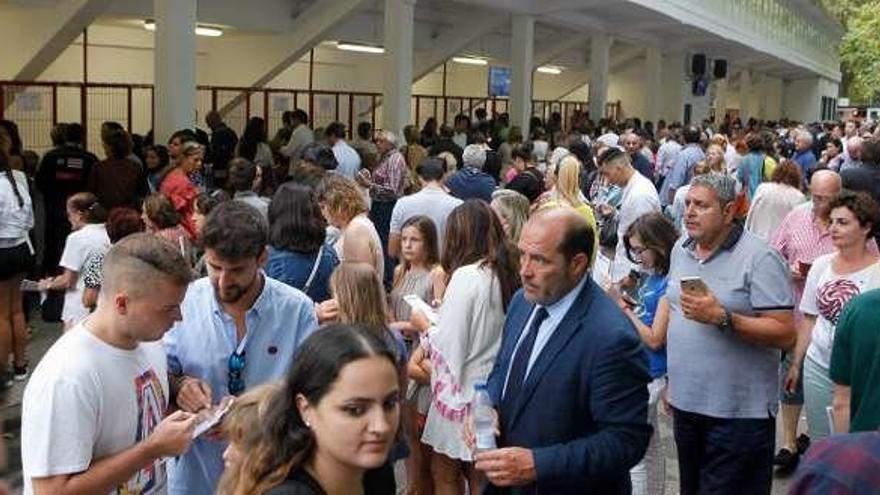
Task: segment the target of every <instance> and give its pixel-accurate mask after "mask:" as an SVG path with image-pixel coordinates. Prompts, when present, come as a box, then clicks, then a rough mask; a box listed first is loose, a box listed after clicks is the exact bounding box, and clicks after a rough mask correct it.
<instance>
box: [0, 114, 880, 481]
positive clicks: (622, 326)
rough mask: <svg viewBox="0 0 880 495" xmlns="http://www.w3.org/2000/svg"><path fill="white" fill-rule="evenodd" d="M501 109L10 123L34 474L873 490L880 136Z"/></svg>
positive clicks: (25, 410) (6, 190)
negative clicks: (48, 343) (45, 141)
mask: <svg viewBox="0 0 880 495" xmlns="http://www.w3.org/2000/svg"><path fill="white" fill-rule="evenodd" d="M474 116H475V120H474V121H473V122H472V121H471V119H470V117H468V116H467V115H458V116H456V117H455V119H454V125H453V126H448V125H440V126H438V124H437V122H436V120H435V119H433V118H431V119H428V121H427V122H426V123H425V125H424V127H423V128H422V129H418V128H417V127H416V126H412V125H410V126H407V127H406V128H405V129H403V136H402V139H401V137H398V136H397V135H396V134H395V133H394V132H391V131H389V130H378V131H377V130H374V129H372V127H371V126H370V124H369V123H361V124H359V125H358V126H357V129H355V130H354V132H353V133H351V134H352V135H353V137H352V139H349V138H348V136H349V132H348V129H346V126H345V125H344V124H342V123H340V122H335V123H332V124H331V125H329V126H327V127H326V128H324V129H313V128H312V127H311V126H310V123H309V117H308V115H307V114H306V112H304V111H302V110H294V111H290V112H286V113H285V114H284V118H283V121H284V122H283V126H282V127H280V128H279V129H278V131H277V132H276V133H275V135H274V136H273V137H272V138H271V139H270V138H269V136H268V132H267V131H268V129H267V126H266V122H265V121H263V119H261V118H258V117H253V118H251V119H249V120H248V122H247V124H246V126H245V128H244V131H243V132H242V135H241V137H239V136H238V135H237V133H236V132H235V131H234V130H233V129H231V128H230V127H229V126H227V125H226V124H225V123H224V122H223V119H222V117H221V115H220V114H219V113H217V112H211V113H209V114H208V115H207V116H206V119H205V123H206V125H207V127H208V128H209V129H210V133H207V132H205V131H202V130H200V129H181V130H179V131H177V132H175V133H174V134H173V135H172V136H171V137H170V139H169V140H168V142H167V145H162V144H158V143H153V142H152V141H153V138H152V136H150V135H148V136H146V137H143V138H142V137H139V136H133V135H131V134H130V133H128V132H127V131H126V130H125V129H123V128H122V126H121V125H119V124H117V123H115V122H107V123H105V124H104V125H103V126H102V129H101V139H102V142H103V154H104V156H105V158H104V159H99V158H98V157H97V156H96V155H94V154H92V153H90V152H89V151H87V150H86V149H85V147H84V145H83V130H82V127H81V126H80V125H79V124H76V123H72V124H61V125H59V126H57V127H56V128H55V129H53V131H52V139H53V143H54V148H53V149H52V150H50V151H48V152H47V153H45V154H44V156H43V157H38V156H36V154H34V153H32V152H28V151H26V148H25V146H26V144H25V143H22V142H21V139H20V137H19V134H18V131H17V127H16V125H15V124H14V123H13V122H10V121H0V358H2V359H3V361H2V366H0V372H2V374H3V376H2V377H0V385H2V386H3V387H8V386H9V384H10V383H11V382H12V381H13V380H20V381H21V380H28V383H27V387H26V390H25V394H24V399H23V406H22V438H21V445H22V464H23V472H24V484H25V487H24V490H25V493H26V494H31V493H33V494H55V493H171V494H181V495H182V494H187V495H189V494H196V495H198V494H213V493H220V494H230V495H232V494H235V495H238V494H261V493H270V494H294V493H296V494H324V493H327V494H349V493H367V494H394V493H408V494H413V495H422V494H437V495H446V494H450V495H453V494H462V495H463V494H464V493H471V494H474V493H488V494H495V493H499V494H500V493H511V494H537V493H553V494H584V493H602V494H605V493H621V494H624V493H635V494H640V495H641V494H650V495H654V494H662V493H664V491H665V490H666V485H667V481H666V467H665V459H666V457H667V454H666V453H665V452H664V447H663V444H662V442H661V441H660V438H659V424H660V420H659V417H660V414H661V413H665V414H668V415H671V417H672V423H673V434H674V440H675V444H676V450H677V456H678V470H679V489H680V493H682V494H705V493H712V494H725V493H730V494H740V493H749V494H752V493H754V494H768V493H770V491H771V487H772V483H773V478H774V469H776V470H778V471H779V472H780V473H783V474H791V473H794V478H793V480H792V482H791V485H790V490H791V493H794V494H807V493H836V494H837V493H853V494H855V493H868V491H865V487H873V488H875V489H876V487H877V486H878V480H877V478H876V476H877V474H876V473H877V472H880V471H878V469H877V468H878V467H880V462H878V459H880V439H878V435H880V433H877V430H878V428H880V368H878V366H877V363H878V362H880V332H878V330H877V329H878V328H880V325H878V315H880V313H877V312H876V309H872V307H873V304H874V303H875V302H876V301H877V300H878V298H880V291H877V290H875V289H880V251H878V247H877V243H876V241H875V238H876V236H877V235H878V233H880V206H878V201H880V126H876V127H875V126H874V124H872V123H869V122H862V123H860V122H855V121H847V122H846V123H836V122H830V123H826V124H819V123H814V124H801V123H795V122H788V121H780V122H762V121H756V120H749V121H748V122H746V123H743V122H741V121H740V120H739V119H731V118H725V119H724V120H723V121H720V122H715V121H714V120H706V121H704V122H702V124H701V125H693V124H690V125H681V124H679V123H669V124H667V123H666V122H664V121H659V122H657V123H656V124H655V123H652V122H644V123H643V122H641V121H640V120H639V119H627V120H625V121H621V122H615V121H611V120H609V119H602V120H599V121H593V120H591V119H590V118H589V116H588V115H586V114H583V113H576V114H575V115H573V116H572V117H571V119H570V120H569V121H568V122H563V120H562V118H561V116H560V115H559V114H553V115H552V116H551V117H550V118H549V119H547V121H546V122H545V121H542V119H540V118H537V117H536V118H533V119H532V121H531V122H530V132H528V133H524V132H523V129H521V128H519V127H517V126H514V125H510V123H509V120H508V117H507V115H506V114H502V115H494V116H492V118H491V119H490V118H489V117H488V116H487V114H486V111H485V110H484V109H478V110H477V111H476V112H475V115H474ZM874 308H876V307H874ZM29 318H42V319H43V320H46V321H50V322H61V323H63V328H64V332H63V334H62V335H61V336H60V338H58V340H57V341H56V342H55V343H54V344H53V345H52V347H51V349H49V351H48V352H47V353H46V354H45V355H44V356H43V358H42V359H41V360H40V361H39V363H38V364H36V366H32V364H31V363H30V362H29V359H28V355H27V342H28V333H29V329H28V319H29ZM480 394H483V395H480ZM478 396H480V397H483V396H485V397H487V399H481V400H484V401H486V400H488V401H489V402H491V416H489V418H488V420H487V417H486V414H485V412H486V411H485V410H483V409H480V407H481V406H480V404H478V403H477V402H478V401H477V397H478ZM780 405H781V407H780ZM478 409H480V410H479V411H478ZM802 409H803V410H804V411H805V413H806V418H807V430H806V431H803V432H801V431H800V430H799V429H798V428H799V426H798V424H799V418H800V416H801V412H802ZM780 410H781V425H782V430H783V431H782V435H781V437H782V442H781V443H780V444H779V445H777V442H776V427H777V420H776V416H777V413H778V412H779V411H780ZM478 413H479V414H478ZM477 416H479V417H477ZM487 439H488V440H487ZM811 444H812V445H811ZM777 447H778V449H777ZM774 466H776V467H775V468H774ZM823 490H824V491H823Z"/></svg>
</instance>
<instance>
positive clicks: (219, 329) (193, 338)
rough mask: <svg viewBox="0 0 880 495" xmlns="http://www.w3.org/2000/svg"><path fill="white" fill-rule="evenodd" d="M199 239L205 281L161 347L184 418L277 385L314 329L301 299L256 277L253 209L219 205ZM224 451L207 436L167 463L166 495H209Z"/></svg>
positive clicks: (257, 236)
mask: <svg viewBox="0 0 880 495" xmlns="http://www.w3.org/2000/svg"><path fill="white" fill-rule="evenodd" d="M201 238H202V242H203V245H204V246H205V259H206V262H207V263H206V264H207V268H208V276H207V277H205V278H202V279H199V280H197V281H195V282H194V283H193V284H192V285H190V287H189V289H188V290H187V293H186V298H185V299H184V301H183V304H182V305H181V312H182V315H183V319H182V321H180V322H179V323H178V324H177V325H176V326H175V327H174V328H172V329H171V331H169V332H168V333H167V334H166V335H165V339H164V344H165V351H166V354H167V356H168V372H169V375H170V377H169V383H170V384H171V393H172V400H173V401H174V403H175V404H176V406H177V407H178V408H180V409H183V410H184V411H189V412H200V411H202V410H203V409H205V408H208V407H211V406H213V405H216V404H217V403H219V402H220V399H222V398H223V397H225V396H228V395H232V396H236V395H239V394H241V393H243V392H245V391H247V390H248V389H251V388H254V387H256V386H259V385H261V384H264V383H267V382H271V381H273V380H278V379H280V378H282V377H283V376H284V375H285V374H286V372H287V369H288V368H289V367H290V364H291V362H292V360H293V356H294V353H295V351H296V349H297V348H298V347H299V345H300V343H301V342H302V341H304V340H305V338H306V337H308V335H309V334H311V333H312V332H313V331H314V330H315V329H316V328H317V326H318V323H317V319H316V317H315V311H314V304H313V303H312V301H311V300H310V299H309V298H308V297H307V296H306V295H305V294H303V293H302V292H300V291H299V290H297V289H294V288H293V287H290V286H288V285H285V284H283V283H281V282H278V281H276V280H273V279H270V278H268V277H266V276H265V274H264V273H263V271H262V269H261V267H262V266H263V264H264V263H265V262H266V259H267V257H268V254H267V250H266V244H267V241H268V225H267V223H266V220H265V218H263V216H262V215H261V214H260V213H259V212H258V211H257V210H256V209H255V208H253V207H252V206H250V205H247V204H245V203H242V202H240V201H227V202H225V203H222V204H220V205H219V206H217V207H216V208H215V209H214V210H213V211H211V213H210V214H209V215H208V218H207V219H206V221H205V226H204V227H203V229H202V232H201ZM225 448H226V442H225V440H224V439H222V438H220V436H219V435H218V434H216V433H215V432H213V431H212V432H208V433H206V434H204V435H202V436H200V437H198V438H196V440H195V441H194V442H193V444H192V448H190V450H189V451H188V452H187V453H186V454H184V455H182V456H180V457H179V458H177V459H176V460H174V461H169V465H170V466H169V483H168V486H169V489H168V493H169V494H180V495H183V494H186V495H201V494H205V495H209V494H213V493H215V492H216V489H217V482H218V481H219V479H220V476H221V475H222V473H223V451H224V449H225Z"/></svg>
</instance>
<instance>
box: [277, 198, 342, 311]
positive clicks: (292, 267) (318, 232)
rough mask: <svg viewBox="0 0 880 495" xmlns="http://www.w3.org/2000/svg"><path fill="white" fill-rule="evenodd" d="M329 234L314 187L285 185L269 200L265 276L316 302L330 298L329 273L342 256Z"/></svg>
mask: <svg viewBox="0 0 880 495" xmlns="http://www.w3.org/2000/svg"><path fill="white" fill-rule="evenodd" d="M326 237H327V222H326V221H325V220H324V217H323V216H322V215H321V207H320V206H318V201H317V200H316V199H315V197H314V194H313V193H312V190H311V189H310V188H308V187H306V186H303V185H300V184H297V183H294V182H287V183H284V184H282V185H281V187H279V188H278V191H276V192H275V196H274V197H273V198H272V202H271V203H269V260H268V261H267V262H266V267H265V270H266V275H268V276H269V277H271V278H274V279H275V280H279V281H281V282H284V283H285V284H287V285H289V286H291V287H296V288H297V289H299V290H301V291H303V292H305V293H306V295H307V296H309V297H310V298H311V299H312V301H315V302H316V303H321V302H324V301H326V300H327V299H330V285H329V284H330V275H331V274H332V273H333V269H334V268H336V265H338V264H339V258H338V257H337V255H336V250H334V249H333V247H332V246H330V245H327V244H326V243H325V240H326Z"/></svg>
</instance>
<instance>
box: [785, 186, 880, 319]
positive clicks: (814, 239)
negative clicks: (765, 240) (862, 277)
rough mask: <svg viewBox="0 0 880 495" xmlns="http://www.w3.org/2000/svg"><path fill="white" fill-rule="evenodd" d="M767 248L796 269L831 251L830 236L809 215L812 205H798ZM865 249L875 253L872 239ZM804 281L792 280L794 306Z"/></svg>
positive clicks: (832, 246)
mask: <svg viewBox="0 0 880 495" xmlns="http://www.w3.org/2000/svg"><path fill="white" fill-rule="evenodd" d="M770 245H771V246H772V247H773V248H775V249H776V250H777V251H779V254H781V255H782V257H783V258H785V260H786V261H787V262H788V265H789V266H794V267H796V266H797V264H798V263H805V264H808V265H812V264H813V261H815V260H816V258H818V257H820V256H823V255H826V254H828V253H833V252H834V249H835V248H834V243H833V242H832V241H831V234H830V233H829V232H828V230H827V229H826V228H823V227H822V225H821V223H820V222H819V221H817V219H816V218H815V217H814V216H813V202H812V201H810V202H808V203H804V204H801V205H798V206H796V207H795V209H793V210H792V211H791V212H789V214H788V215H786V216H785V219H784V220H783V221H782V224H781V225H780V227H779V229H778V230H777V231H776V233H775V234H774V235H773V237H772V240H771V241H770ZM868 250H869V251H870V252H871V253H875V254H876V253H878V249H877V243H876V241H874V239H870V240H869V241H868ZM804 282H805V280H803V279H801V280H795V281H794V289H795V301H796V307H799V306H800V299H801V294H802V293H803V291H804Z"/></svg>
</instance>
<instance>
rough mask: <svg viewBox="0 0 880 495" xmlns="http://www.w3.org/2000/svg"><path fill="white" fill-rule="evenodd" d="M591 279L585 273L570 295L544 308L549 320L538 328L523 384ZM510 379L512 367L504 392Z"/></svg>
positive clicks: (526, 329) (530, 319) (532, 318)
mask: <svg viewBox="0 0 880 495" xmlns="http://www.w3.org/2000/svg"><path fill="white" fill-rule="evenodd" d="M588 278H590V274H589V273H585V274H584V276H583V277H581V281H580V282H578V284H577V286H575V288H574V289H572V290H571V291H570V292H569V293H568V294H566V295H564V296H562V298H561V299H559V300H558V301H556V302H555V303H553V304H551V305H549V306H544V309H546V310H547V318H544V321H543V322H541V326H540V327H538V335H537V336H535V345H534V347H532V354H531V355H530V356H529V365H528V366H526V374H525V376H523V382H525V381H526V379H528V377H529V372H531V371H532V365H534V364H535V361H537V360H538V356H540V355H541V351H542V350H543V349H544V347H545V346H546V345H547V342H549V341H550V337H552V336H553V334H554V333H555V332H556V328H557V327H559V324H560V323H562V319H563V318H565V315H566V314H568V310H569V309H571V306H572V305H573V304H574V301H575V300H576V299H577V297H578V294H580V293H581V290H583V288H584V284H586V283H587V279H588ZM540 307H541V306H540V305H535V309H534V310H532V314H531V316H529V321H527V322H526V325H525V326H524V327H523V330H522V332H521V333H520V334H519V339H518V340H517V341H516V348H514V350H513V354H512V355H511V358H510V366H513V361H514V359H516V353H517V351H519V346H520V344H522V341H523V339H524V338H525V336H526V333H528V330H529V328H531V326H532V320H534V319H535V314H536V313H537V312H538V308H540ZM508 378H510V367H508V368H507V377H506V378H505V379H504V390H505V391H506V390H507V380H508Z"/></svg>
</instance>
